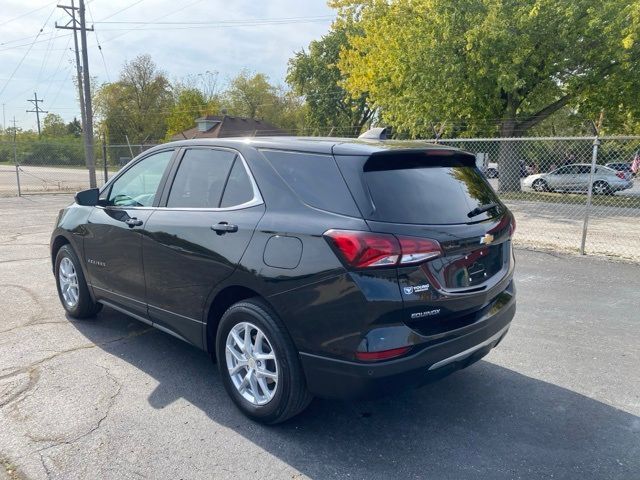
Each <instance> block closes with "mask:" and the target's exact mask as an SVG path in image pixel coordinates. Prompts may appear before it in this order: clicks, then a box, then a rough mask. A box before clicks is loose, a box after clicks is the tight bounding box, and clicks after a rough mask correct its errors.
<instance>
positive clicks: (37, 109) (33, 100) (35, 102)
mask: <svg viewBox="0 0 640 480" xmlns="http://www.w3.org/2000/svg"><path fill="white" fill-rule="evenodd" d="M27 101H28V102H31V103H33V106H34V110H27V113H35V114H36V120H37V121H38V136H40V114H41V113H49V112H47V111H45V110H42V109H41V108H40V105H38V103H42V102H44V100H41V99H39V98H38V94H37V93H36V92H33V98H29V99H27Z"/></svg>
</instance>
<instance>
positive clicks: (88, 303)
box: [55, 244, 102, 319]
mask: <svg viewBox="0 0 640 480" xmlns="http://www.w3.org/2000/svg"><path fill="white" fill-rule="evenodd" d="M65 258H68V259H69V260H70V261H71V263H72V264H73V267H74V270H75V273H76V277H77V282H78V301H77V303H75V305H70V304H69V303H67V301H66V300H65V299H64V296H63V294H62V288H61V286H60V263H61V262H62V261H63V260H64V259H65ZM55 276H56V287H57V288H58V297H59V298H60V303H62V306H63V307H64V309H65V310H66V311H67V313H68V314H69V316H70V317H73V318H78V319H80V318H90V317H94V316H95V315H96V313H98V312H99V311H100V310H101V309H102V304H100V303H96V302H94V301H93V299H92V298H91V294H90V293H89V287H88V286H87V281H86V280H85V278H84V273H83V272H82V267H81V266H80V260H78V256H77V255H76V253H75V252H74V251H73V248H71V245H68V244H67V245H63V246H62V247H60V250H58V254H57V255H56V262H55Z"/></svg>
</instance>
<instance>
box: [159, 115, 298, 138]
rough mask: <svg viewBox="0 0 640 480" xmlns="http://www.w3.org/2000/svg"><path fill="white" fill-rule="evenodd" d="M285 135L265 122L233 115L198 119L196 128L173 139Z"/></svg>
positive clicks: (178, 134)
mask: <svg viewBox="0 0 640 480" xmlns="http://www.w3.org/2000/svg"><path fill="white" fill-rule="evenodd" d="M285 133H286V132H285V131H284V130H281V129H280V128H278V127H276V126H274V125H272V124H270V123H268V122H265V121H264V120H258V119H255V118H246V117H234V116H231V115H207V116H205V117H201V118H198V119H196V126H195V127H193V128H190V129H188V130H185V131H183V132H180V133H177V134H175V135H173V137H171V139H172V140H191V139H194V138H228V137H256V136H265V135H269V136H272V135H284V134H285Z"/></svg>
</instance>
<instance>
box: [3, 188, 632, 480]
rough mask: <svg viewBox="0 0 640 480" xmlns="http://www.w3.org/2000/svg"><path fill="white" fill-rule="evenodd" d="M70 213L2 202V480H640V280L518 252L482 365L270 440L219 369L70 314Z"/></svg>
mask: <svg viewBox="0 0 640 480" xmlns="http://www.w3.org/2000/svg"><path fill="white" fill-rule="evenodd" d="M68 200H69V198H68V197H61V196H46V197H45V196H38V197H28V198H22V199H18V198H3V199H0V479H3V478H9V479H18V478H29V479H41V478H42V479H44V478H52V479H94V478H95V479H111V478H114V479H129V478H131V479H133V478H154V479H179V478H182V479H211V478H216V479H218V478H247V477H250V478H274V479H300V478H314V479H331V478H340V479H344V478H352V479H367V480H370V479H386V478H403V479H404V478H406V479H413V478H415V479H422V478H430V479H485V478H486V479H492V480H493V479H517V478H523V479H532V478H533V479H537V478H545V479H546V478H562V479H581V480H584V479H604V478H606V479H624V480H628V479H634V478H639V477H640V368H638V367H639V365H640V348H639V347H640V340H639V339H640V280H639V278H640V275H639V274H640V267H639V266H638V265H637V264H629V263H623V262H613V261H607V260H604V259H600V258H596V257H578V256H572V255H562V254H554V253H540V252H532V251H526V250H518V251H517V262H518V265H517V270H516V281H517V288H518V293H517V295H518V312H517V314H516V317H515V319H514V321H513V324H512V327H511V329H510V332H509V334H508V336H507V337H506V339H505V340H504V341H503V342H502V343H501V344H500V345H499V346H498V348H496V349H495V350H494V351H493V352H491V353H490V354H489V355H488V356H487V357H485V359H484V360H482V361H480V362H478V363H477V364H475V365H473V366H471V367H469V368H468V369H466V370H463V371H460V372H457V373H455V374H453V375H452V376H450V377H448V378H446V379H444V380H442V381H440V382H438V383H434V384H431V385H428V386H425V387H423V388H420V389H417V390H410V391H405V392H397V393H395V394H394V395H391V396H388V397H385V398H382V399H380V400H378V401H370V402H339V401H325V400H314V402H313V403H312V404H311V405H310V407H309V408H308V410H307V411H305V412H304V413H303V414H302V415H300V416H298V417H296V418H294V419H292V420H291V421H289V422H287V423H285V424H283V425H280V426H275V427H265V426H262V425H259V424H256V423H254V422H252V421H250V420H248V419H246V418H245V417H244V416H242V415H241V414H240V413H239V412H238V410H236V409H235V407H234V406H233V404H232V403H231V401H230V400H229V399H228V398H227V396H226V394H225V392H224V390H223V387H222V385H221V381H220V376H219V374H218V372H217V370H216V368H215V366H213V365H212V364H211V362H210V360H209V358H208V357H207V355H206V354H205V353H203V352H201V351H199V350H197V349H195V348H193V347H191V346H189V345H187V344H185V343H182V342H181V341H179V340H177V339H175V338H173V337H171V336H169V335H167V334H164V333H162V332H159V331H156V330H154V329H151V328H149V327H148V326H146V325H144V324H141V323H138V322H137V321H135V320H133V319H130V318H128V317H126V316H124V315H122V314H120V313H118V312H115V311H113V310H110V309H107V308H105V309H104V310H103V312H102V313H100V314H99V315H98V316H97V317H96V318H95V319H92V320H88V321H75V320H71V319H69V318H67V317H66V316H65V315H64V311H63V309H62V307H61V306H60V304H59V301H58V298H57V295H56V291H55V285H54V279H53V276H52V274H51V267H50V260H49V253H48V240H49V234H50V231H51V229H52V227H53V224H54V220H55V216H56V213H57V210H58V208H60V206H62V205H64V204H65V203H66V202H68Z"/></svg>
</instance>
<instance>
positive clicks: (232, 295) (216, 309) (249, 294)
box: [204, 285, 273, 359]
mask: <svg viewBox="0 0 640 480" xmlns="http://www.w3.org/2000/svg"><path fill="white" fill-rule="evenodd" d="M248 298H259V299H260V300H261V301H262V302H264V303H266V304H267V305H269V306H270V307H271V308H272V309H273V306H272V305H271V304H270V303H269V301H268V300H267V299H266V298H265V297H264V296H263V295H261V294H260V293H259V292H257V291H256V290H254V289H251V288H249V287H245V286H242V285H227V286H225V287H224V288H222V289H220V290H219V291H218V292H216V293H215V296H213V298H212V300H211V302H210V303H209V306H208V308H207V311H206V317H205V332H204V337H205V341H204V347H205V349H206V351H207V353H209V354H210V355H211V358H213V359H215V350H216V348H215V345H216V334H217V332H218V325H220V319H221V318H222V315H224V312H226V311H227V309H228V308H229V307H230V306H231V305H233V304H234V303H237V302H240V301H242V300H246V299H248Z"/></svg>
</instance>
